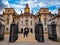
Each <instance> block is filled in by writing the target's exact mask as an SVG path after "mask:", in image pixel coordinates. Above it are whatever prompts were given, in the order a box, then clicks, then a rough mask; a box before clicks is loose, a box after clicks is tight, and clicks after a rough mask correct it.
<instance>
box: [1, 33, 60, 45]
mask: <svg viewBox="0 0 60 45" xmlns="http://www.w3.org/2000/svg"><path fill="white" fill-rule="evenodd" d="M44 39H45V41H44V42H37V41H36V40H35V38H34V34H31V33H30V34H29V35H28V37H27V38H26V37H25V38H24V36H23V34H18V40H16V42H13V43H11V42H9V34H5V36H4V40H2V41H0V45H60V42H55V41H51V40H49V39H48V35H47V34H44Z"/></svg>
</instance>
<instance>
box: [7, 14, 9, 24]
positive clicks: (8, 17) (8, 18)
mask: <svg viewBox="0 0 60 45" xmlns="http://www.w3.org/2000/svg"><path fill="white" fill-rule="evenodd" d="M7 24H9V15H8V16H7Z"/></svg>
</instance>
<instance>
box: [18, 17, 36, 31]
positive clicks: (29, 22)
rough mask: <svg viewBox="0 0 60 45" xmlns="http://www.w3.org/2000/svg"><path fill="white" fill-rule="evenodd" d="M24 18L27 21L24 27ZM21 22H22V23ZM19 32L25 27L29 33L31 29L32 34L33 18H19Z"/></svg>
mask: <svg viewBox="0 0 60 45" xmlns="http://www.w3.org/2000/svg"><path fill="white" fill-rule="evenodd" d="M26 18H27V20H28V25H26ZM22 21H23V22H22ZM31 21H32V25H31ZM19 25H20V26H19V31H21V29H22V28H23V30H24V29H25V28H26V27H28V28H29V31H30V29H31V28H32V29H33V32H34V30H35V18H34V17H33V16H32V18H31V17H29V16H28V17H26V16H24V17H22V16H21V17H20V22H19Z"/></svg>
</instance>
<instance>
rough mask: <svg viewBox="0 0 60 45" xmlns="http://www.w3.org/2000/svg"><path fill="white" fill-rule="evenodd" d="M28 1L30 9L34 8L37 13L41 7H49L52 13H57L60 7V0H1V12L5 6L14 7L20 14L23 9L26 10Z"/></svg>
mask: <svg viewBox="0 0 60 45" xmlns="http://www.w3.org/2000/svg"><path fill="white" fill-rule="evenodd" d="M26 3H28V4H29V7H30V11H32V10H33V12H34V14H36V13H37V12H38V11H39V9H40V8H49V11H51V12H52V13H57V12H58V11H57V10H58V8H60V0H0V14H1V13H2V12H3V10H4V8H10V7H12V8H14V9H15V11H16V12H17V13H18V14H20V13H21V11H23V12H24V8H25V6H26Z"/></svg>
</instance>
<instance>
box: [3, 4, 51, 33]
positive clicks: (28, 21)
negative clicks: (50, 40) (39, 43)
mask: <svg viewBox="0 0 60 45" xmlns="http://www.w3.org/2000/svg"><path fill="white" fill-rule="evenodd" d="M39 15H41V22H42V24H43V30H44V33H47V31H48V28H47V24H48V20H49V18H50V15H51V14H50V12H49V9H48V8H41V9H40V10H39V11H38V13H37V14H35V15H34V14H33V11H32V13H30V7H29V5H28V4H26V7H25V8H24V13H22V11H21V14H17V13H16V11H15V10H14V9H13V8H5V11H3V18H4V20H5V22H4V25H5V33H9V32H10V25H11V23H12V22H13V19H14V22H15V23H16V24H18V29H19V32H24V31H26V30H27V31H28V32H29V33H34V32H35V24H37V23H38V21H39Z"/></svg>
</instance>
